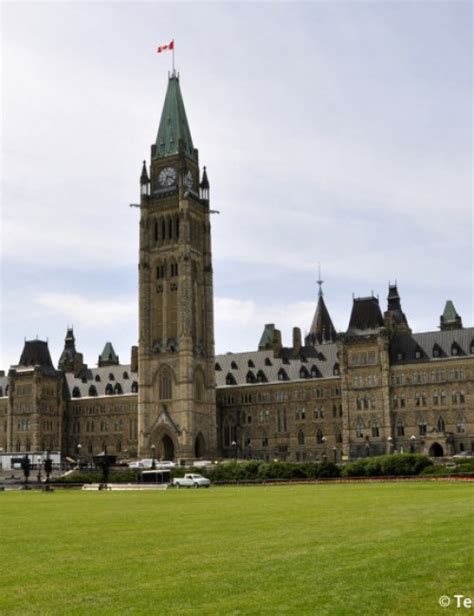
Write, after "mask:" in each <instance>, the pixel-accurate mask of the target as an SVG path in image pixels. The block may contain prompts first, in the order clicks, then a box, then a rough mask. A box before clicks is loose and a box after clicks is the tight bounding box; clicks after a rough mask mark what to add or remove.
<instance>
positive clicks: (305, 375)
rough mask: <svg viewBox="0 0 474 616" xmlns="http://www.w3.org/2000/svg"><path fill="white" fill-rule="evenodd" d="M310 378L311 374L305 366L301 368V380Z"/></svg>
mask: <svg viewBox="0 0 474 616" xmlns="http://www.w3.org/2000/svg"><path fill="white" fill-rule="evenodd" d="M308 377H309V372H308V371H307V370H306V368H305V367H304V366H301V369H300V379H307V378H308Z"/></svg>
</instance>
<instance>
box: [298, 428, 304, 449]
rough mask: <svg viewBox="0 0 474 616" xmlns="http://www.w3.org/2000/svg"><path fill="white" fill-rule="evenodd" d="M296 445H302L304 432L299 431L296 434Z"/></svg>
mask: <svg viewBox="0 0 474 616" xmlns="http://www.w3.org/2000/svg"><path fill="white" fill-rule="evenodd" d="M298 445H300V446H303V445H304V432H303V430H300V431H299V432H298Z"/></svg>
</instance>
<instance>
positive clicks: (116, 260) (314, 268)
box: [0, 0, 474, 369]
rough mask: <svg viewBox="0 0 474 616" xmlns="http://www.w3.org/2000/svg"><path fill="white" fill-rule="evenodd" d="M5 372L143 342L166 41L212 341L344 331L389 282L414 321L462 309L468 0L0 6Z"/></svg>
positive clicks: (421, 325)
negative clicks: (328, 320) (22, 362)
mask: <svg viewBox="0 0 474 616" xmlns="http://www.w3.org/2000/svg"><path fill="white" fill-rule="evenodd" d="M0 8H1V14H0V16H1V41H2V42H1V56H2V57H1V83H0V85H1V96H0V102H1V178H0V180H1V191H0V196H1V210H0V217H1V218H0V220H1V236H0V240H1V248H0V249H1V278H0V290H1V305H0V311H1V312H0V317H1V323H0V325H1V327H0V334H1V339H0V368H2V369H8V367H9V366H10V365H12V364H16V363H18V360H19V357H20V354H21V350H22V346H23V341H24V339H25V338H26V339H34V338H36V337H39V339H43V340H45V339H48V341H49V346H50V350H51V355H52V358H53V361H54V362H55V363H57V361H58V358H59V355H60V352H61V349H62V347H63V341H64V336H65V333H66V328H67V326H68V325H73V326H74V332H75V336H76V347H77V349H78V350H79V351H80V352H82V353H83V354H84V359H85V361H86V362H87V363H88V364H89V365H90V366H93V365H95V364H96V362H97V357H98V355H99V353H100V352H101V350H102V348H103V346H104V344H105V342H106V341H109V340H110V341H111V342H112V343H113V345H114V348H115V350H116V352H117V353H118V354H119V356H120V360H121V361H122V362H123V363H127V362H128V361H129V358H130V347H131V345H133V344H136V343H137V338H138V303H137V302H138V292H137V286H138V277H137V274H138V270H137V262H138V210H137V209H136V208H130V207H129V204H130V203H134V202H137V200H138V199H139V175H140V171H141V163H142V160H143V159H146V160H147V161H149V158H150V145H151V144H152V143H153V142H154V141H155V138H156V132H157V129H158V124H159V119H160V114H161V109H162V105H163V101H164V96H165V92H166V86H167V79H168V71H169V70H170V66H171V54H170V53H163V54H160V55H158V54H156V53H155V51H154V49H155V47H156V46H157V45H159V44H162V43H166V42H169V41H170V40H171V39H172V38H174V40H175V46H176V52H175V53H176V55H175V57H176V67H177V69H178V70H179V73H180V83H181V90H182V93H183V98H184V102H185V106H186V111H187V116H188V121H189V124H190V128H191V132H192V136H193V141H194V145H195V147H198V148H199V156H200V163H201V164H205V165H206V166H207V169H208V174H209V179H210V184H211V207H212V208H213V209H216V210H219V212H220V214H216V215H214V216H213V219H212V223H213V227H212V241H213V260H214V293H215V341H216V352H217V353H224V352H227V351H233V352H239V351H248V350H254V349H256V348H257V345H258V341H259V338H260V335H261V333H262V331H263V327H264V324H265V323H275V325H276V326H277V327H278V328H280V329H281V330H282V334H283V343H284V344H286V345H290V344H291V329H292V327H293V326H298V327H301V330H302V332H303V334H304V333H305V332H307V330H308V329H309V326H310V323H311V320H312V316H313V313H314V310H315V306H316V301H317V284H316V280H317V278H318V263H320V264H321V273H322V278H323V280H324V285H323V290H324V297H325V300H326V304H327V306H328V309H329V311H330V314H331V316H332V319H333V322H334V324H335V326H336V329H337V330H338V331H344V330H345V329H346V328H347V325H348V322H349V316H350V311H351V306H352V298H353V295H355V296H356V297H359V296H366V295H370V294H371V293H374V294H375V295H377V296H379V298H380V303H381V307H382V310H384V309H385V307H386V296H387V289H388V283H389V281H391V282H394V281H395V280H396V281H397V283H398V288H399V291H400V294H401V298H402V307H403V309H404V311H405V313H406V315H407V317H408V321H409V323H410V325H411V327H412V329H413V330H414V331H433V330H436V329H437V327H438V325H439V316H440V314H441V313H442V311H443V307H444V304H445V301H446V300H447V299H451V300H452V301H453V302H454V304H455V307H456V309H457V311H458V312H459V313H460V314H461V316H462V318H463V321H464V325H465V326H472V325H473V324H474V318H473V242H472V237H473V220H472V216H473V200H472V163H473V160H472V104H473V91H472V82H473V72H472V36H473V19H472V4H471V2H469V1H466V2H463V1H456V0H453V1H449V2H448V1H446V2H443V1H436V2H435V1H433V2H430V1H418V2H416V1H414V2H407V1H403V2H397V1H386V2H384V1H381V2H362V1H355V0H354V1H353V2H343V1H337V2H335V1H328V2H302V3H299V2H287V3H283V2H278V3H276V2H275V3H271V2H262V3H257V2H245V3H237V2H226V3H224V2H221V3H218V2H209V3H205V2H192V3H186V2H174V3H168V2H163V3H157V2H144V3H140V2H133V3H131V2H130V3H128V2H120V3H114V2H100V3H94V2H88V3H84V2H80V1H78V2H74V3H72V2H71V3H65V2H50V3H44V2H32V3H26V2H15V3H14V2H11V3H8V2H3V3H2V4H1V7H0Z"/></svg>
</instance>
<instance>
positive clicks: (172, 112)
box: [153, 72, 197, 160]
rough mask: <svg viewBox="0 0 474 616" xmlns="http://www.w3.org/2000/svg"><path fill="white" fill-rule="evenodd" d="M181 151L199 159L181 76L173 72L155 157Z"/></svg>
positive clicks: (169, 81) (162, 115) (169, 82)
mask: <svg viewBox="0 0 474 616" xmlns="http://www.w3.org/2000/svg"><path fill="white" fill-rule="evenodd" d="M179 153H184V154H186V156H188V157H189V158H192V159H193V160H196V159H197V152H196V150H195V149H194V146H193V140H192V137H191V131H190V130H189V125H188V120H187V118H186V111H185V109H184V102H183V97H182V96H181V89H180V87H179V76H178V75H177V74H176V73H175V72H173V74H172V75H171V76H170V78H169V80H168V89H167V91H166V97H165V103H164V105H163V111H162V113H161V120H160V126H159V128H158V134H157V136H156V145H155V149H154V156H153V158H154V159H155V160H156V159H159V158H165V157H166V156H170V155H172V154H179Z"/></svg>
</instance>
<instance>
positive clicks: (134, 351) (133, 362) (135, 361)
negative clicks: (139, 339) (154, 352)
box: [130, 346, 138, 372]
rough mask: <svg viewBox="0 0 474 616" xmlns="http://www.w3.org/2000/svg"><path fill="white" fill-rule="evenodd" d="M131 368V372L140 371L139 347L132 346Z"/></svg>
mask: <svg viewBox="0 0 474 616" xmlns="http://www.w3.org/2000/svg"><path fill="white" fill-rule="evenodd" d="M130 370H131V372H138V347H137V346H132V351H131V355H130Z"/></svg>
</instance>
